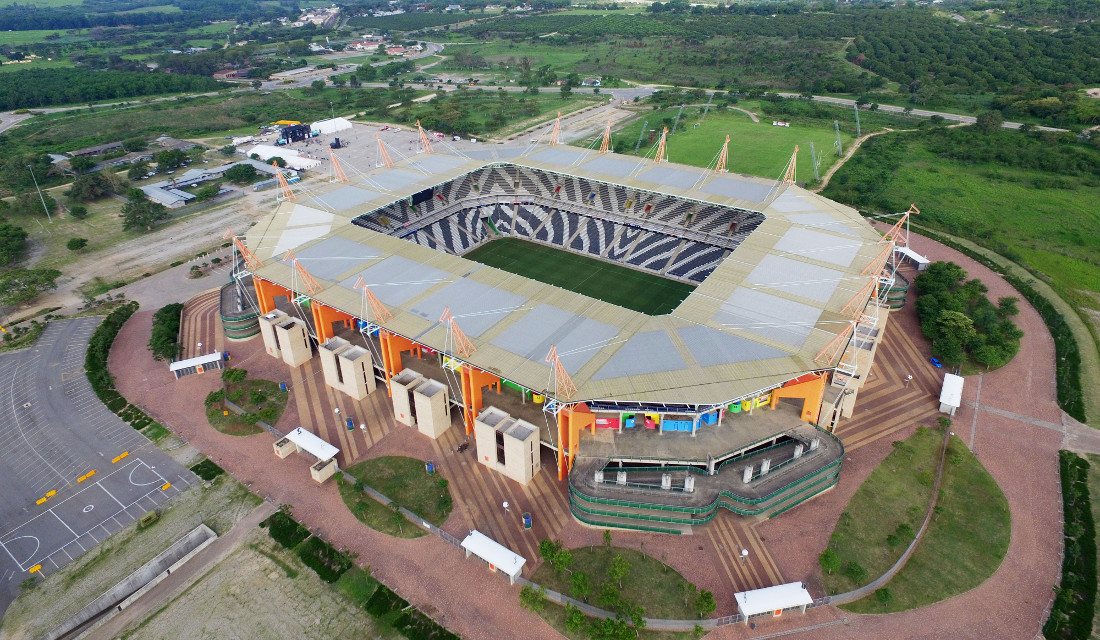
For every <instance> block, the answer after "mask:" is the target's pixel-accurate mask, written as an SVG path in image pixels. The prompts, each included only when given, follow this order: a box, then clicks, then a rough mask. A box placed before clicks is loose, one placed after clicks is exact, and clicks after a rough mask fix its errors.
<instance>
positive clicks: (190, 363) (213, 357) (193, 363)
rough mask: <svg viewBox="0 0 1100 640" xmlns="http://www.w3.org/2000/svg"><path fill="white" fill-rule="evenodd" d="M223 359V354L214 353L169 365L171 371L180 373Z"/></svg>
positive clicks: (219, 352)
mask: <svg viewBox="0 0 1100 640" xmlns="http://www.w3.org/2000/svg"><path fill="white" fill-rule="evenodd" d="M221 359H222V352H221V351H215V352H214V353H208V354H206V355H204V356H195V357H194V358H188V359H186V360H177V361H175V362H173V363H172V364H170V365H168V370H169V371H179V370H180V369H186V368H188V367H197V366H198V365H200V364H209V363H211V362H217V361H219V360H221Z"/></svg>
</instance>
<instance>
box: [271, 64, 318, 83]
mask: <svg viewBox="0 0 1100 640" xmlns="http://www.w3.org/2000/svg"><path fill="white" fill-rule="evenodd" d="M316 69H317V67H313V66H309V67H298V68H297V69H288V70H287V71H280V72H278V73H273V74H271V75H270V76H268V79H269V80H289V79H292V78H297V77H298V76H304V75H306V74H307V73H311V72H313V71H315V70H316Z"/></svg>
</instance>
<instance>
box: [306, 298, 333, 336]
mask: <svg viewBox="0 0 1100 640" xmlns="http://www.w3.org/2000/svg"><path fill="white" fill-rule="evenodd" d="M324 307H325V305H323V304H321V303H320V302H317V301H316V300H310V301H309V310H310V312H311V313H312V314H313V328H314V330H316V331H317V344H324V343H325V341H326V340H328V339H329V338H331V337H332V336H331V335H329V334H330V333H332V327H331V326H330V327H328V329H327V330H326V329H325V325H326V322H325V312H324V311H323V309H324Z"/></svg>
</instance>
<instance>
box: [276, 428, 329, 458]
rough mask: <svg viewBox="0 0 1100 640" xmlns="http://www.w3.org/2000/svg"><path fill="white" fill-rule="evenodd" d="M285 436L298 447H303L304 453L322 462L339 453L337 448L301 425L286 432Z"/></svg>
mask: <svg viewBox="0 0 1100 640" xmlns="http://www.w3.org/2000/svg"><path fill="white" fill-rule="evenodd" d="M286 438H287V440H290V441H291V442H293V443H294V444H295V445H296V446H297V447H298V449H300V450H301V449H304V450H305V451H306V453H309V454H310V455H312V456H313V457H315V458H317V459H318V460H321V461H322V462H323V461H325V460H331V459H333V458H335V457H336V454H338V453H340V450H339V449H337V448H336V447H334V446H332V445H331V444H329V443H327V442H325V441H324V440H322V439H320V438H318V437H317V436H316V435H314V434H312V433H310V432H308V431H306V430H305V429H302V428H301V427H298V428H297V429H294V430H293V431H291V432H290V433H288V434H286Z"/></svg>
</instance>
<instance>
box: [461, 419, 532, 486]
mask: <svg viewBox="0 0 1100 640" xmlns="http://www.w3.org/2000/svg"><path fill="white" fill-rule="evenodd" d="M474 438H475V442H476V444H477V460H478V462H480V463H481V464H483V465H485V466H486V467H489V468H490V469H493V470H494V471H498V472H500V473H502V474H504V475H505V476H507V477H509V478H511V479H512V480H515V481H516V482H518V483H520V484H522V485H524V486H526V485H527V484H528V483H529V482H531V480H532V479H533V478H534V477H535V474H537V473H538V472H539V470H540V469H541V468H542V463H541V461H540V459H539V456H540V454H541V450H540V449H539V428H538V427H536V426H535V425H533V424H531V423H530V422H527V421H526V420H519V419H516V418H513V417H511V416H510V415H508V414H507V413H505V412H504V411H501V410H500V409H497V408H496V407H487V408H486V409H485V410H484V411H482V412H481V415H479V416H478V417H477V419H476V420H475V421H474Z"/></svg>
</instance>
